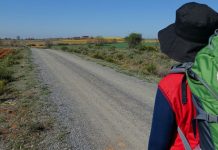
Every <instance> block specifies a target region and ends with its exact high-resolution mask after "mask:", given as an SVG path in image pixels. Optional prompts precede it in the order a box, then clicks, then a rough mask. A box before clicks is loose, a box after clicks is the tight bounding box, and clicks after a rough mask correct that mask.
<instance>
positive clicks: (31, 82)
mask: <svg viewBox="0 0 218 150" xmlns="http://www.w3.org/2000/svg"><path fill="white" fill-rule="evenodd" d="M12 54H13V55H12ZM12 54H11V55H9V56H7V57H5V58H4V59H3V60H2V61H3V62H4V63H6V64H7V69H9V70H11V71H12V73H11V74H10V75H11V76H12V78H13V80H11V81H10V80H7V84H6V85H4V87H3V88H4V89H6V90H3V92H2V93H1V94H0V140H1V141H3V142H4V145H5V149H15V150H16V149H39V142H40V141H42V139H43V136H44V135H45V133H46V132H47V131H49V130H50V129H52V127H53V119H52V118H51V117H50V116H49V115H48V114H47V113H45V112H43V111H42V110H43V109H44V107H45V105H46V102H45V101H43V100H42V99H41V95H43V92H45V91H46V89H45V88H43V90H42V89H41V86H40V85H39V83H37V80H36V78H35V75H34V74H35V73H34V71H33V68H32V65H31V64H30V62H29V61H30V60H29V57H30V56H29V51H28V50H27V49H19V50H16V51H15V52H14V53H12ZM5 80H6V79H5ZM0 90H1V82H0Z"/></svg>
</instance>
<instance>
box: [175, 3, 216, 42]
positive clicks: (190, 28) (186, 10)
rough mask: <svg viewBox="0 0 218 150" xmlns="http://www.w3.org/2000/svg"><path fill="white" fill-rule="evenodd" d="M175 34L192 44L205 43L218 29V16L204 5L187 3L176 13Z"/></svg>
mask: <svg viewBox="0 0 218 150" xmlns="http://www.w3.org/2000/svg"><path fill="white" fill-rule="evenodd" d="M175 24H176V33H177V34H178V35H179V36H181V37H182V38H184V39H187V40H192V41H194V42H207V40H208V38H209V36H210V35H211V34H213V32H214V30H215V29H216V28H218V14H217V13H216V11H214V10H213V9H211V8H210V7H208V6H207V5H205V4H199V3H195V2H191V3H187V4H184V5H183V6H181V7H180V8H179V9H178V10H177V11H176V23H175Z"/></svg>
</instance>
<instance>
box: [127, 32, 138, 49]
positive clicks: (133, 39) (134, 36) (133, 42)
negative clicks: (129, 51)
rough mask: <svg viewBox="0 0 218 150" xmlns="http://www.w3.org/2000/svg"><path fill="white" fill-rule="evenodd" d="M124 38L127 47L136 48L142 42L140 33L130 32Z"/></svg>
mask: <svg viewBox="0 0 218 150" xmlns="http://www.w3.org/2000/svg"><path fill="white" fill-rule="evenodd" d="M125 40H126V41H127V42H128V45H129V48H137V46H138V45H140V44H141V42H142V35H141V34H140V33H131V34H130V35H129V36H128V37H126V38H125Z"/></svg>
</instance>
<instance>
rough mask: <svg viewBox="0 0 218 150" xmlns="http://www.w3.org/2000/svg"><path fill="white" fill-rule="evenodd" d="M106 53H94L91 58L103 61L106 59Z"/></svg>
mask: <svg viewBox="0 0 218 150" xmlns="http://www.w3.org/2000/svg"><path fill="white" fill-rule="evenodd" d="M105 56H106V53H105V52H103V51H95V52H94V53H93V55H92V57H93V58H96V59H102V60H104V59H105V58H106V57H105Z"/></svg>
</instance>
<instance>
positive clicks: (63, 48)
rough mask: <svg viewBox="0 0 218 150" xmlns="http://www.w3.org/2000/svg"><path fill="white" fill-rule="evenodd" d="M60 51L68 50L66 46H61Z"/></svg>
mask: <svg viewBox="0 0 218 150" xmlns="http://www.w3.org/2000/svg"><path fill="white" fill-rule="evenodd" d="M61 50H63V51H67V50H69V48H68V47H67V46H62V47H61Z"/></svg>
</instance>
